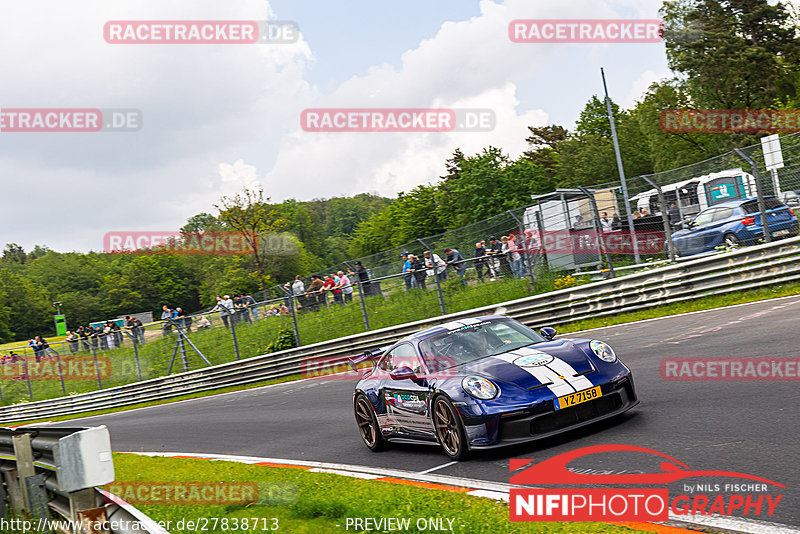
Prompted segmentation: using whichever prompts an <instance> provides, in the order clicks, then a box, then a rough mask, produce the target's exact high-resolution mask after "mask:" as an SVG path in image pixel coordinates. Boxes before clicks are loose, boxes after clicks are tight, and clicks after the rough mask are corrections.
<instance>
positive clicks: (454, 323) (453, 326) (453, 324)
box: [437, 320, 466, 330]
mask: <svg viewBox="0 0 800 534" xmlns="http://www.w3.org/2000/svg"><path fill="white" fill-rule="evenodd" d="M465 322H466V320H464V321H450V322H449V323H444V324H440V325H437V326H438V328H444V329H445V330H455V329H457V328H461V327H462V326H466V324H465Z"/></svg>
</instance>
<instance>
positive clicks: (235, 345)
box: [181, 312, 239, 360]
mask: <svg viewBox="0 0 800 534" xmlns="http://www.w3.org/2000/svg"><path fill="white" fill-rule="evenodd" d="M236 313H238V312H234V314H233V315H231V316H230V317H229V320H230V322H231V337H232V338H233V351H234V352H235V353H236V359H237V360H238V359H239V340H238V339H236V315H235V314H236ZM181 341H182V340H181ZM181 348H183V344H182V343H181Z"/></svg>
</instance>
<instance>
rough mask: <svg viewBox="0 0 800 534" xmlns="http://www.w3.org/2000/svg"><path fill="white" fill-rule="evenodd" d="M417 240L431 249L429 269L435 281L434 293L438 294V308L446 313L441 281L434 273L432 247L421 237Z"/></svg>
mask: <svg viewBox="0 0 800 534" xmlns="http://www.w3.org/2000/svg"><path fill="white" fill-rule="evenodd" d="M417 241H419V242H420V243H422V246H423V247H425V250H430V251H431V269H432V270H433V280H434V281H435V282H436V293H437V294H438V295H439V308H440V309H441V310H442V315H447V308H445V305H444V295H443V294H442V283H441V282H440V281H439V275H438V274H436V265H435V264H434V263H433V254H434V252H433V249H432V248H431V247H429V246H428V244H427V243H426V242H425V241H423V240H422V239H417ZM423 257H424V255H423ZM446 268H447V267H445V269H446Z"/></svg>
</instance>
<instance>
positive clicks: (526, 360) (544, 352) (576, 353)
mask: <svg viewBox="0 0 800 534" xmlns="http://www.w3.org/2000/svg"><path fill="white" fill-rule="evenodd" d="M588 343H589V340H588V339H561V340H558V341H550V342H547V343H536V344H535V345H531V346H528V347H522V348H519V349H514V350H511V351H508V352H504V353H502V354H497V355H495V356H489V357H486V358H482V359H480V360H476V361H473V362H468V363H465V364H462V365H460V366H458V369H459V374H461V373H464V374H478V375H482V376H485V377H487V378H493V379H496V380H497V381H499V382H505V383H508V384H513V385H515V386H518V387H521V388H523V389H532V388H536V387H539V386H542V385H545V384H547V383H549V380H548V379H547V377H546V375H547V374H548V372H540V371H544V370H545V369H549V370H550V371H555V372H556V374H560V375H562V376H564V377H566V378H567V379H570V378H572V377H573V376H579V375H584V374H587V373H590V372H592V371H594V370H595V367H594V365H592V362H591V360H590V358H589V355H588V353H587V352H588V351H589V348H588ZM550 357H552V359H551V358H550ZM550 374H552V373H550ZM567 374H570V375H571V376H567Z"/></svg>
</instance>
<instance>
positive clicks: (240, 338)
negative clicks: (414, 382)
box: [0, 134, 800, 404]
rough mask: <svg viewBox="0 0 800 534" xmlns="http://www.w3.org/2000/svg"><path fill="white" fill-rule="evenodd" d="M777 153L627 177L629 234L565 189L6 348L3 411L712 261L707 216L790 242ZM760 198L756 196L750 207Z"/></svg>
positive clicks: (795, 156) (610, 196)
mask: <svg viewBox="0 0 800 534" xmlns="http://www.w3.org/2000/svg"><path fill="white" fill-rule="evenodd" d="M780 143H781V145H782V151H781V152H780V153H781V154H782V156H783V166H782V167H780V165H779V164H777V163H776V161H777V160H779V159H780V158H776V156H777V155H778V152H777V150H776V148H775V145H774V144H772V145H768V146H767V157H766V158H765V155H764V153H763V150H762V146H761V145H760V144H759V145H754V146H750V147H746V148H743V149H741V151H740V153H739V152H736V151H732V152H729V153H726V154H722V155H720V156H717V157H714V158H711V159H708V160H706V161H702V162H699V163H696V164H694V165H688V166H685V167H681V168H679V169H673V170H670V171H665V172H661V173H657V174H654V175H651V176H640V177H634V178H630V179H628V188H629V191H630V195H631V198H630V201H631V204H630V210H631V213H632V215H631V221H632V222H633V227H632V228H631V225H630V224H629V221H628V216H627V210H626V209H625V202H624V200H623V198H622V196H621V188H620V187H619V184H616V183H612V184H603V185H600V186H595V187H593V188H591V189H586V188H578V189H559V190H556V191H554V192H552V193H548V194H546V195H539V196H536V197H534V198H533V199H532V200H533V203H532V204H531V205H530V206H526V207H523V208H518V209H515V210H510V211H507V212H505V213H502V214H499V215H496V216H494V217H491V218H489V219H486V220H483V221H479V222H477V223H474V224H471V225H469V226H465V227H462V228H458V229H454V230H450V231H447V232H444V233H441V234H436V235H433V236H427V237H420V238H419V239H417V240H415V241H413V242H409V243H406V244H404V245H402V246H399V247H394V248H391V249H388V250H384V251H382V252H380V253H377V254H373V255H371V256H367V257H362V258H357V259H353V260H351V261H347V262H343V263H341V264H338V265H334V266H332V267H330V268H328V269H326V270H324V271H320V272H318V273H315V274H314V275H312V276H308V277H298V278H297V279H296V280H293V281H290V282H287V283H286V284H282V285H278V286H274V287H270V288H268V289H266V290H265V291H263V292H261V293H260V294H259V295H257V297H258V298H257V299H252V298H251V297H249V296H247V295H239V296H234V297H233V298H230V299H228V298H223V299H221V300H220V302H218V303H217V305H216V306H215V307H213V308H209V309H207V310H205V311H203V312H201V313H197V314H193V315H191V316H185V317H184V316H181V317H177V318H171V319H168V320H164V321H158V322H154V323H150V324H146V325H142V326H131V325H126V324H120V325H118V326H120V327H121V328H119V329H117V328H115V327H111V328H110V329H109V328H102V329H84V330H83V331H80V332H77V333H75V334H73V335H72V336H71V337H70V338H69V339H68V340H67V341H63V342H58V343H50V344H49V345H47V346H46V347H42V346H41V345H36V343H30V344H29V345H27V346H20V347H17V348H15V349H6V350H5V351H3V352H4V353H5V355H4V356H2V357H0V401H1V402H2V403H4V404H9V403H14V402H20V401H26V400H39V399H45V398H51V397H57V396H62V395H70V394H75V393H82V392H86V391H92V390H96V389H98V388H108V387H112V386H117V385H121V384H125V383H129V382H134V381H138V380H146V379H148V378H154V377H157V376H164V375H168V374H171V373H178V372H182V371H187V370H191V369H198V368H202V367H205V366H209V365H216V364H220V363H224V362H229V361H233V360H236V359H242V358H248V357H251V356H257V355H261V354H265V353H270V352H275V351H278V350H283V349H287V348H291V347H294V346H297V345H308V344H311V343H316V342H320V341H325V340H329V339H333V338H337V337H342V336H346V335H351V334H357V333H361V332H365V331H368V330H374V329H378V328H383V327H388V326H393V325H397V324H402V323H406V322H410V321H417V320H424V319H428V318H431V317H435V316H438V315H444V314H447V313H454V312H458V311H463V310H468V309H473V308H477V307H481V306H490V305H494V304H498V303H501V302H505V301H509V300H513V299H516V298H521V297H525V296H529V295H533V294H536V293H542V292H547V291H552V290H554V289H562V288H565V287H570V286H572V285H577V284H580V283H583V282H587V281H589V276H588V274H587V273H590V272H591V273H602V274H603V275H605V276H614V268H615V267H616V268H618V267H621V266H623V265H626V264H633V263H634V262H635V263H642V262H646V261H648V260H651V259H659V260H661V259H664V258H665V257H667V255H668V254H669V247H665V246H664V245H665V243H666V244H669V243H670V242H672V241H674V242H675V246H676V249H675V250H676V251H677V252H678V253H680V254H688V253H695V252H698V251H700V252H702V251H704V250H707V249H712V250H713V248H716V241H714V240H715V239H718V238H719V236H720V232H719V231H716V232H706V230H707V228H706V226H704V225H703V224H700V223H702V216H704V215H703V214H706V212H709V211H710V212H711V213H712V215H711V216H710V222H715V221H714V219H715V217H718V218H719V220H720V222H725V221H727V222H735V221H739V223H742V224H741V225H740V226H744V227H747V228H749V231H750V234H748V235H751V236H752V235H755V237H753V239H752V241H753V242H755V241H756V240H758V239H759V237H758V230H759V229H760V228H761V227H763V226H760V216H761V212H762V211H764V215H765V216H766V217H767V219H768V222H767V225H768V228H769V230H770V231H769V232H767V233H766V235H764V234H763V233H762V234H761V237H760V238H761V239H773V238H779V237H782V236H788V235H793V234H796V232H797V219H796V218H795V215H794V214H791V215H789V211H788V210H787V209H785V208H781V207H779V206H778V205H777V204H776V202H777V201H782V202H784V203H785V204H788V205H789V206H790V207H798V202H799V201H800V196H799V195H800V193H798V191H800V134H792V135H787V136H783V137H782V138H780ZM748 159H749V160H751V161H752V163H753V165H754V167H753V166H751V165H750V163H749V162H748ZM768 166H769V167H770V168H768ZM774 167H779V168H777V169H774ZM759 189H761V192H762V195H761V198H757V200H746V199H748V198H751V197H758V196H759V195H758V191H759ZM768 195H775V196H776V197H777V199H771V198H770V197H769V196H768ZM732 199H740V200H742V206H741V210H740V211H731V213H728V212H727V208H725V210H724V211H718V210H719V208H720V206H726V205H725V204H723V203H725V202H728V201H730V200H732ZM725 217H727V219H725ZM698 218H700V223H698ZM707 218H708V217H707ZM744 223H747V224H744ZM712 226H713V225H712ZM714 228H719V226H714ZM742 235H743V234H742ZM667 236H669V239H667ZM687 236H688V237H687ZM712 236H715V237H712ZM687 239H688V240H689V241H687ZM692 240H693V241H692ZM740 241H743V242H740V243H738V244H748V240H747V239H742V240H740ZM687 243H689V244H688V245H687ZM692 243H693V244H692ZM723 244H725V245H726V246H727V245H730V243H723ZM692 247H694V248H692ZM593 276H598V274H594V275H593ZM256 301H258V302H256ZM309 375H312V376H313V375H314V372H313V370H310V371H309Z"/></svg>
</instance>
